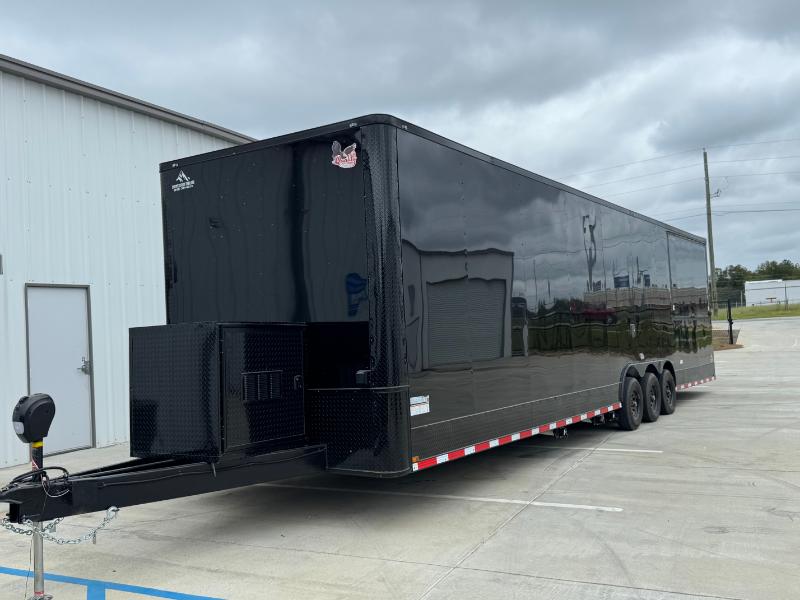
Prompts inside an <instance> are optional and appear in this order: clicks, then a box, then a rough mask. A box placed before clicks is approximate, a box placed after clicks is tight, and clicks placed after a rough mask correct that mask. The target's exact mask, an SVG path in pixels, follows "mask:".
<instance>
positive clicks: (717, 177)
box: [604, 171, 800, 198]
mask: <svg viewBox="0 0 800 600" xmlns="http://www.w3.org/2000/svg"><path fill="white" fill-rule="evenodd" d="M794 173H800V171H771V172H769V173H722V174H715V175H712V178H714V179H725V178H732V177H756V176H763V175H791V174H794ZM703 179H705V178H704V177H692V178H691V179H679V180H678V181H671V182H670V183H662V184H661V185H653V186H650V187H645V188H637V189H635V190H627V191H625V192H615V193H613V194H604V196H605V197H607V198H610V197H612V196H623V195H625V194H633V193H634V192H644V191H647V190H655V189H658V188H663V187H669V186H671V185H678V184H680V183H688V182H689V181H700V180H703Z"/></svg>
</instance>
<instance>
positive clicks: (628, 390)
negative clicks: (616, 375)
mask: <svg viewBox="0 0 800 600" xmlns="http://www.w3.org/2000/svg"><path fill="white" fill-rule="evenodd" d="M643 401H644V395H643V394H642V386H641V385H639V381H638V380H637V379H636V378H634V377H626V378H625V383H624V384H623V387H622V408H621V409H620V411H619V426H620V427H621V428H622V429H626V430H627V431H633V430H634V429H636V428H637V427H639V425H640V424H641V422H642V411H643V404H644V402H643Z"/></svg>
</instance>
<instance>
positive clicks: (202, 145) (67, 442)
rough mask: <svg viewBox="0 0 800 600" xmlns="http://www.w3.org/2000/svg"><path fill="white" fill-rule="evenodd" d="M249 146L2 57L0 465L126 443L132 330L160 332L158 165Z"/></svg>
mask: <svg viewBox="0 0 800 600" xmlns="http://www.w3.org/2000/svg"><path fill="white" fill-rule="evenodd" d="M247 141H251V138H248V137H247V136H244V135H241V134H238V133H235V132H233V131H230V130H227V129H224V128H221V127H217V126H215V125H212V124H210V123H206V122H203V121H199V120H196V119H192V118H190V117H187V116H185V115H181V114H178V113H175V112H172V111H169V110H166V109H163V108H160V107H157V106H154V105H152V104H148V103H146V102H142V101H140V100H136V99H134V98H131V97H128V96H124V95H122V94H118V93H115V92H112V91H110V90H106V89H103V88H99V87H97V86H93V85H90V84H87V83H84V82H82V81H78V80H75V79H72V78H70V77H66V76H64V75H60V74H58V73H54V72H52V71H48V70H46V69H42V68H39V67H36V66H33V65H30V64H27V63H24V62H21V61H18V60H15V59H12V58H8V57H5V56H2V55H0V382H2V384H1V385H0V394H1V396H0V398H2V402H0V465H8V464H19V463H22V462H25V461H27V456H28V454H27V452H28V451H27V448H26V447H25V446H24V445H23V444H22V443H20V441H19V440H18V439H17V438H16V436H15V435H14V431H13V429H12V426H11V411H12V408H13V406H14V404H15V403H16V401H17V400H18V399H19V397H20V396H23V395H26V394H28V393H35V392H46V393H49V394H51V395H52V396H53V398H54V399H55V400H56V418H55V421H54V423H53V427H52V429H51V432H50V436H49V437H48V439H47V440H46V442H45V451H46V452H56V451H66V450H71V449H77V448H84V447H89V446H93V445H94V446H105V445H110V444H114V443H117V442H123V441H126V440H127V438H128V370H127V364H128V328H129V327H135V326H140V325H155V324H160V323H164V321H165V309H164V293H165V292H164V283H163V246H162V235H161V234H162V232H161V196H160V182H159V174H158V164H159V162H162V161H166V160H170V159H173V158H178V157H183V156H188V155H192V154H197V153H200V152H205V151H208V150H214V149H217V148H223V147H226V146H231V145H235V144H240V143H244V142H247Z"/></svg>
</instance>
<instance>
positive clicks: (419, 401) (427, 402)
mask: <svg viewBox="0 0 800 600" xmlns="http://www.w3.org/2000/svg"><path fill="white" fill-rule="evenodd" d="M429 412H431V397H430V396H412V397H411V416H412V417H416V416H417V415H424V414H426V413H429Z"/></svg>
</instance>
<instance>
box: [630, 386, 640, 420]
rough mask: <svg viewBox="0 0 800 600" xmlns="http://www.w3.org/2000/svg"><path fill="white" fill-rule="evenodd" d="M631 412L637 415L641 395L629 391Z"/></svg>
mask: <svg viewBox="0 0 800 600" xmlns="http://www.w3.org/2000/svg"><path fill="white" fill-rule="evenodd" d="M630 401H631V412H632V413H633V414H634V415H638V414H639V411H640V409H641V405H642V395H641V393H639V390H631V399H630Z"/></svg>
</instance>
